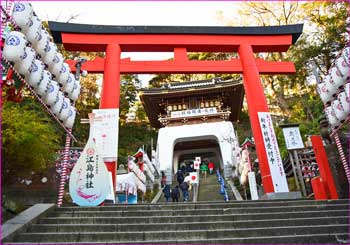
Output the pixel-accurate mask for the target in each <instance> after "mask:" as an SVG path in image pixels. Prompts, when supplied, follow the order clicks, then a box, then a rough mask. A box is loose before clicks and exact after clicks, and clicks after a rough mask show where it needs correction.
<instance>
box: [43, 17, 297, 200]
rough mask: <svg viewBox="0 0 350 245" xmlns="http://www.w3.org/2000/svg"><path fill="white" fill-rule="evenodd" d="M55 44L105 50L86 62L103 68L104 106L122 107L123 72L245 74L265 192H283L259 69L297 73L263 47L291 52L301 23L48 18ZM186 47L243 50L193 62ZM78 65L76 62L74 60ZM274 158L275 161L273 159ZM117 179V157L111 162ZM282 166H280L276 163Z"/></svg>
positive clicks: (95, 69)
mask: <svg viewBox="0 0 350 245" xmlns="http://www.w3.org/2000/svg"><path fill="white" fill-rule="evenodd" d="M49 27H50V30H51V32H52V35H53V37H54V40H55V42H56V43H62V44H63V45H64V47H65V49H66V50H68V51H86V52H106V55H105V58H96V59H95V60H91V61H88V62H86V63H84V64H83V67H82V69H85V70H88V71H89V72H90V73H93V72H96V73H103V74H104V81H103V86H102V94H101V102H100V108H101V109H109V108H119V95H120V91H119V87H120V74H123V73H129V74H156V73H200V74H203V73H206V74H209V73H211V74H224V73H242V74H243V86H244V91H245V94H246V99H247V103H248V110H249V116H250V122H251V127H252V131H253V136H254V140H255V144H256V149H257V156H258V159H259V165H260V171H261V176H262V183H263V187H264V191H265V193H270V192H279V191H280V190H278V185H277V183H274V181H273V177H274V176H273V174H272V172H273V171H271V169H270V168H271V167H274V166H273V164H272V165H271V163H269V161H270V160H268V159H270V158H269V156H268V155H267V152H266V150H265V147H264V136H263V134H262V129H261V127H260V123H259V117H258V112H268V106H267V103H266V98H265V95H264V90H263V87H262V84H261V81H260V74H293V73H295V67H294V64H293V63H292V62H281V61H278V62H268V61H265V60H263V59H259V58H257V57H256V55H255V53H260V52H286V51H287V50H288V48H289V47H290V45H292V44H294V43H295V42H296V41H297V39H298V38H299V36H300V34H301V33H302V27H303V26H302V25H301V24H298V25H287V26H267V27H190V26H186V27H175V26H101V25H84V24H70V23H58V22H49ZM121 52H174V59H173V60H166V61H132V60H130V59H121V57H120V55H121ZM187 52H229V53H238V55H239V58H232V59H230V60H228V61H191V60H188V57H187ZM71 64H72V65H71V69H72V70H74V66H73V64H74V62H73V61H72V62H71ZM270 162H271V161H270ZM107 166H109V169H110V171H112V172H113V177H114V180H113V181H114V182H115V169H116V162H110V163H107ZM276 167H281V166H276Z"/></svg>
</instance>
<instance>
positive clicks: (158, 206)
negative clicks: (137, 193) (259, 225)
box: [57, 199, 350, 211]
mask: <svg viewBox="0 0 350 245" xmlns="http://www.w3.org/2000/svg"><path fill="white" fill-rule="evenodd" d="M349 202H350V201H349V200H347V199H342V200H328V201H315V200H274V201H271V200H259V201H230V202H223V201H220V202H196V203H191V202H188V203H181V202H179V203H169V204H152V205H150V204H135V205H115V206H100V207H79V206H71V207H60V208H57V210H62V211H77V210H84V211H113V210H120V211H121V210H123V211H124V210H125V211H128V210H130V211H133V210H161V209H166V210H168V209H174V210H178V209H179V210H185V209H210V208H232V207H266V206H269V207H273V206H281V205H283V206H305V205H323V204H348V205H349Z"/></svg>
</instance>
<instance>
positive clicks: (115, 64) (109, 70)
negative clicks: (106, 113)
mask: <svg viewBox="0 0 350 245" xmlns="http://www.w3.org/2000/svg"><path fill="white" fill-rule="evenodd" d="M120 54H121V50H120V46H119V45H118V44H109V45H108V46H107V50H106V59H105V62H104V75H103V84H102V93H101V102H100V108H101V109H110V108H119V95H120Z"/></svg>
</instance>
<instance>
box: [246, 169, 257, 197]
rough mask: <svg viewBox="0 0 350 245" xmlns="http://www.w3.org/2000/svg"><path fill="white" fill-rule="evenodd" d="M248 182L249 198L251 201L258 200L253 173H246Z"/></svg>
mask: <svg viewBox="0 0 350 245" xmlns="http://www.w3.org/2000/svg"><path fill="white" fill-rule="evenodd" d="M248 181H249V190H250V196H251V198H252V200H258V199H259V196H258V189H257V187H256V178H255V173H254V172H249V173H248Z"/></svg>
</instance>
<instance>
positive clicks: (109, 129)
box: [92, 109, 119, 160]
mask: <svg viewBox="0 0 350 245" xmlns="http://www.w3.org/2000/svg"><path fill="white" fill-rule="evenodd" d="M92 112H93V113H94V114H95V121H94V124H93V128H92V133H93V137H94V139H95V141H96V146H97V148H98V151H99V152H100V154H101V157H102V158H114V159H113V160H117V157H118V131H119V109H96V110H92Z"/></svg>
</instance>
